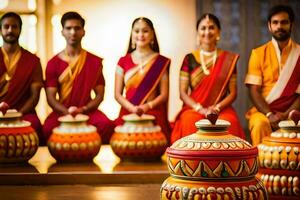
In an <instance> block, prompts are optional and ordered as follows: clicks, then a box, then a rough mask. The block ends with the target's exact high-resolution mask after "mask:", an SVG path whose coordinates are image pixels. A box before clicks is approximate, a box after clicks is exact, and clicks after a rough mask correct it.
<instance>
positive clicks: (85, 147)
mask: <svg viewBox="0 0 300 200" xmlns="http://www.w3.org/2000/svg"><path fill="white" fill-rule="evenodd" d="M88 119H89V117H88V116H86V115H82V114H79V115H76V117H72V116H71V115H67V116H63V117H60V118H59V119H58V121H59V122H60V123H61V124H60V126H58V127H56V128H55V129H53V133H52V135H51V136H50V138H49V140H48V147H49V150H50V153H51V155H52V156H53V157H54V158H55V159H56V160H58V161H84V160H92V159H93V158H94V157H95V156H96V155H97V153H98V152H99V150H100V146H101V138H100V136H99V134H98V133H97V129H96V127H94V126H92V125H88V124H87V120H88Z"/></svg>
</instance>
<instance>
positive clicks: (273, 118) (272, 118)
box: [268, 113, 282, 131]
mask: <svg viewBox="0 0 300 200" xmlns="http://www.w3.org/2000/svg"><path fill="white" fill-rule="evenodd" d="M281 118H282V115H281V114H280V113H275V114H274V113H272V114H270V115H269V116H268V119H269V122H270V124H271V127H272V129H273V131H275V130H277V129H279V127H278V123H279V122H280V121H281Z"/></svg>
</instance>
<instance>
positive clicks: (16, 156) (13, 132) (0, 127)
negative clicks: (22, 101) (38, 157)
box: [0, 110, 39, 163]
mask: <svg viewBox="0 0 300 200" xmlns="http://www.w3.org/2000/svg"><path fill="white" fill-rule="evenodd" d="M21 117H22V114H21V113H19V112H17V111H16V110H8V111H7V113H6V114H5V115H2V113H1V112H0V163H15V162H26V161H28V160H29V159H30V158H31V157H32V156H33V155H34V154H35V153H36V151H37V149H38V146H39V139H38V136H37V134H36V133H35V131H34V129H33V128H32V127H31V125H30V122H28V121H24V120H21Z"/></svg>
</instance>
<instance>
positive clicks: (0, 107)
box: [0, 101, 9, 115]
mask: <svg viewBox="0 0 300 200" xmlns="http://www.w3.org/2000/svg"><path fill="white" fill-rule="evenodd" d="M8 109H9V105H8V104H7V103H6V102H4V101H2V102H1V103H0V111H1V112H2V114H3V115H5V114H6V112H7V110H8Z"/></svg>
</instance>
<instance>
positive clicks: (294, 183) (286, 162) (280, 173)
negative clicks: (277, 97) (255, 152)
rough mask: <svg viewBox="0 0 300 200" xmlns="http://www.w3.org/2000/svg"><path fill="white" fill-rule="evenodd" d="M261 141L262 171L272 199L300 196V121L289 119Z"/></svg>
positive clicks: (260, 157)
mask: <svg viewBox="0 0 300 200" xmlns="http://www.w3.org/2000/svg"><path fill="white" fill-rule="evenodd" d="M279 127H280V129H279V130H278V131H276V132H273V133H272V134H271V135H270V137H265V138H263V142H262V143H261V144H259V145H258V149H259V164H260V169H259V174H258V177H260V179H261V180H262V181H263V183H264V184H265V186H266V188H267V190H268V193H269V196H270V199H300V190H299V188H300V184H299V178H300V154H299V149H300V123H298V124H297V125H296V124H295V122H294V121H291V120H287V121H282V122H280V123H279Z"/></svg>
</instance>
